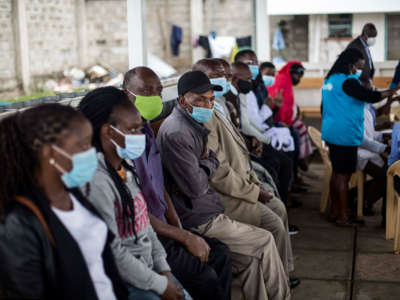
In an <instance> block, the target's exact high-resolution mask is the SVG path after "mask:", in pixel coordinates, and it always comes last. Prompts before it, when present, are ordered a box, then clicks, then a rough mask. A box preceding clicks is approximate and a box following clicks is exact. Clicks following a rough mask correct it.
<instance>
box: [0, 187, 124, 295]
mask: <svg viewBox="0 0 400 300" xmlns="http://www.w3.org/2000/svg"><path fill="white" fill-rule="evenodd" d="M72 193H73V194H74V196H75V197H76V198H77V199H78V200H79V201H80V202H81V203H82V204H83V205H84V206H85V207H86V208H88V209H89V210H91V211H92V212H93V213H94V214H96V215H97V216H98V214H97V212H96V211H95V210H94V209H93V208H92V207H91V206H90V204H88V203H87V201H86V200H85V198H84V197H83V195H82V194H81V193H80V192H79V191H77V190H73V191H72ZM25 198H27V199H28V200H30V201H32V202H33V203H34V204H35V205H36V206H37V207H38V209H39V211H40V212H41V213H42V215H43V217H44V219H45V222H46V223H47V224H48V226H49V228H50V232H51V234H52V236H53V237H54V241H55V245H54V246H53V245H52V244H51V242H50V239H49V236H48V235H47V233H46V231H45V230H44V227H43V225H42V224H41V223H40V222H39V219H38V218H37V216H36V215H35V214H34V213H33V212H32V211H31V210H30V209H29V208H28V207H26V206H25V205H23V204H20V203H17V202H15V203H14V204H13V205H12V206H11V207H9V208H8V210H7V212H6V215H5V218H4V222H3V223H1V224H0V284H1V289H2V291H3V293H4V295H5V297H6V298H7V299H65V300H67V299H68V300H70V299H82V300H83V299H93V300H96V299H98V298H97V295H96V292H95V289H94V286H93V282H92V280H91V278H90V275H89V271H88V269H87V266H86V263H85V261H84V258H83V255H82V253H81V251H80V249H79V246H78V244H77V243H76V241H75V240H74V238H73V237H72V236H71V235H70V233H69V232H68V230H67V229H66V228H65V227H64V225H63V224H62V223H61V222H60V221H59V220H58V218H57V217H56V215H55V214H54V213H53V211H52V210H51V208H50V206H49V202H48V201H47V200H46V199H45V198H44V196H43V194H42V193H41V192H39V191H38V190H36V189H32V191H30V192H29V193H28V194H27V195H25ZM112 238H113V237H112V235H111V234H110V233H109V235H108V239H107V243H106V246H105V248H104V251H103V261H104V268H105V271H106V274H107V275H108V277H109V278H110V280H111V281H112V283H113V287H114V293H115V295H116V296H117V298H118V299H127V294H126V290H125V286H124V284H123V282H122V280H121V279H120V277H119V274H118V271H117V269H116V266H115V264H114V257H113V256H112V253H111V249H110V246H109V245H110V241H111V240H112Z"/></svg>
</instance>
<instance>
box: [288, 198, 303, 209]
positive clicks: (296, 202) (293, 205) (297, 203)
mask: <svg viewBox="0 0 400 300" xmlns="http://www.w3.org/2000/svg"><path fill="white" fill-rule="evenodd" d="M302 206H303V203H301V202H300V201H299V200H295V199H293V200H292V201H291V203H290V208H298V207H302Z"/></svg>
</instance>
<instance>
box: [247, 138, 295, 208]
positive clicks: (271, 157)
mask: <svg viewBox="0 0 400 300" xmlns="http://www.w3.org/2000/svg"><path fill="white" fill-rule="evenodd" d="M255 161H256V162H258V163H259V164H260V165H262V166H263V167H264V168H265V169H267V171H268V172H269V173H270V174H271V176H272V178H273V179H274V181H275V184H276V186H277V188H278V191H279V194H280V196H281V200H282V202H283V203H285V205H286V206H287V201H288V193H289V187H290V184H291V182H292V178H293V162H292V159H291V158H290V157H289V156H287V155H286V154H284V153H283V152H279V151H277V150H275V149H274V148H273V147H272V146H271V145H266V144H264V147H263V153H262V155H261V157H259V158H255Z"/></svg>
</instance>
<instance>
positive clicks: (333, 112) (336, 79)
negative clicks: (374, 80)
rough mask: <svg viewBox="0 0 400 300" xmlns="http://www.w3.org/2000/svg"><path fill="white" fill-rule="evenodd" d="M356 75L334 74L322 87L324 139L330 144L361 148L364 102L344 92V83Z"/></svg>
mask: <svg viewBox="0 0 400 300" xmlns="http://www.w3.org/2000/svg"><path fill="white" fill-rule="evenodd" d="M349 78H353V79H356V80H357V81H358V82H360V80H359V79H358V77H357V76H355V75H346V74H343V73H340V74H333V75H331V76H330V77H329V78H328V79H326V80H325V81H324V84H323V86H322V106H323V108H324V109H323V111H322V139H323V140H324V141H326V142H328V143H330V144H334V145H341V146H359V145H360V144H361V142H362V140H363V137H364V105H365V104H364V102H362V101H360V100H357V99H356V98H353V97H351V96H349V95H347V94H346V93H345V92H344V91H343V82H344V81H346V80H347V79H349Z"/></svg>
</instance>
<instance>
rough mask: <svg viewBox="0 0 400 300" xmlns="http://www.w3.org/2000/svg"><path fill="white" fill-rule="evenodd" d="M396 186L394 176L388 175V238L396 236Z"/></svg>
mask: <svg viewBox="0 0 400 300" xmlns="http://www.w3.org/2000/svg"><path fill="white" fill-rule="evenodd" d="M394 197H395V195H394V186H393V176H390V175H388V176H387V188H386V239H387V240H390V239H392V238H394V226H395V224H394V219H395V218H394V200H395V199H394Z"/></svg>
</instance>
